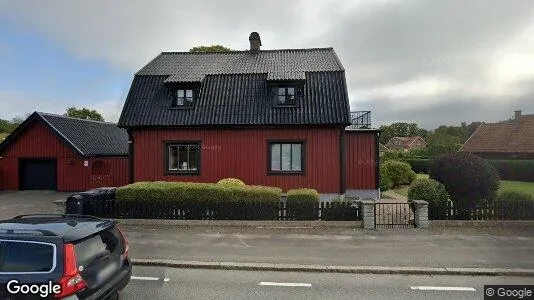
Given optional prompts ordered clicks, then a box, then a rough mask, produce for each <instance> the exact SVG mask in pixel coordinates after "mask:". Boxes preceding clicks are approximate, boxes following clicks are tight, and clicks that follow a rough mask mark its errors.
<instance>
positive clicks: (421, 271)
mask: <svg viewBox="0 0 534 300" xmlns="http://www.w3.org/2000/svg"><path fill="white" fill-rule="evenodd" d="M132 263H133V264H134V265H136V266H157V267H171V268H188V269H218V270H242V271H277V272H316V273H321V272H323V273H350V274H403V275H478V276H534V269H505V268H448V267H436V268H430V267H384V266H328V265H298V264H275V263H240V262H216V261H214V262H208V261H181V260H172V259H135V258H133V259H132Z"/></svg>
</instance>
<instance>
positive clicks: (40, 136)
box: [0, 121, 128, 191]
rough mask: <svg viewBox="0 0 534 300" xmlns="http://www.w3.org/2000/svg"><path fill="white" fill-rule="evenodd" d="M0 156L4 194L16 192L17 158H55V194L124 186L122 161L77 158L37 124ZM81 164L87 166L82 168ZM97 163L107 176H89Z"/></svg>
mask: <svg viewBox="0 0 534 300" xmlns="http://www.w3.org/2000/svg"><path fill="white" fill-rule="evenodd" d="M0 156H1V157H2V158H1V159H0V189H4V190H17V189H18V188H19V158H56V159H57V174H58V175H57V176H58V178H57V185H58V190H59V191H83V190H87V189H91V188H95V187H100V186H121V185H125V184H127V183H128V159H127V158H126V157H118V158H104V157H103V158H83V157H80V156H79V155H77V154H76V153H75V152H74V151H73V150H72V148H71V147H69V146H67V145H66V144H65V143H64V142H63V141H62V140H61V139H60V138H59V137H57V136H56V135H55V134H54V133H53V132H52V131H50V130H49V129H48V127H46V126H44V125H43V124H41V123H40V122H39V121H34V122H33V124H31V125H29V126H28V128H26V129H25V130H24V131H23V132H22V133H21V134H20V135H19V136H18V137H17V138H16V139H15V140H14V141H13V142H12V143H11V144H10V145H9V146H8V147H7V148H6V149H5V150H4V152H3V153H1V154H0ZM85 160H86V161H88V166H84V161H85ZM97 160H100V161H102V162H104V163H105V164H106V165H107V166H109V172H107V174H100V175H93V174H92V172H91V169H92V165H93V163H94V162H95V161H97Z"/></svg>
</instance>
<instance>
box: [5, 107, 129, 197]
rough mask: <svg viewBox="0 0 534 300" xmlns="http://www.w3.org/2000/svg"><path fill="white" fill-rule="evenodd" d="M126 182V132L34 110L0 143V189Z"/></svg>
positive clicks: (78, 188)
mask: <svg viewBox="0 0 534 300" xmlns="http://www.w3.org/2000/svg"><path fill="white" fill-rule="evenodd" d="M127 183H128V134H127V133H126V130H124V129H120V128H118V127H117V126H116V124H113V123H106V122H97V121H89V120H80V119H74V118H69V117H64V116H58V115H52V114H46V113H39V112H35V113H33V114H31V115H30V116H29V117H28V118H27V119H26V120H25V121H24V122H23V123H22V124H21V125H20V126H18V127H17V128H16V129H15V130H14V131H13V132H12V133H11V134H10V135H9V136H7V137H6V139H5V140H4V141H3V142H2V143H1V144H0V189H4V190H59V191H84V190H88V189H91V188H95V187H101V186H121V185H124V184H127Z"/></svg>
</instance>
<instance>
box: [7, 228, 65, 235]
mask: <svg viewBox="0 0 534 300" xmlns="http://www.w3.org/2000/svg"><path fill="white" fill-rule="evenodd" d="M0 234H16V235H35V234H39V235H44V236H57V235H56V234H54V233H53V232H52V231H49V230H42V229H0Z"/></svg>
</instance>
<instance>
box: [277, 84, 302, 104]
mask: <svg viewBox="0 0 534 300" xmlns="http://www.w3.org/2000/svg"><path fill="white" fill-rule="evenodd" d="M301 97H302V86H301V85H298V84H294V85H293V84H285V83H284V84H279V85H274V86H273V98H274V99H273V100H274V104H275V105H276V106H298V105H299V99H300V98H301Z"/></svg>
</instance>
